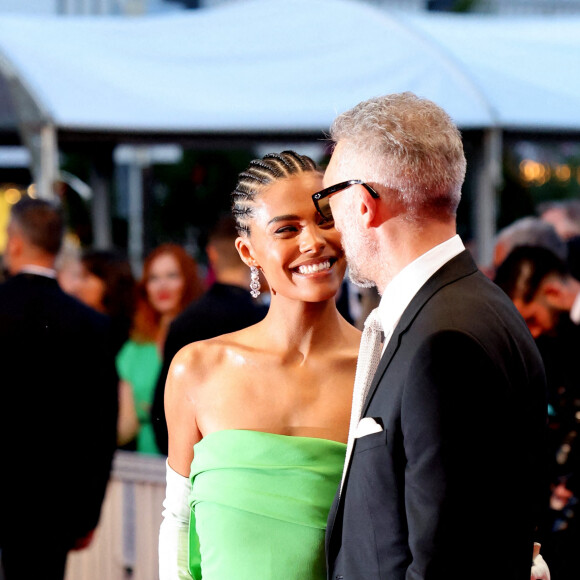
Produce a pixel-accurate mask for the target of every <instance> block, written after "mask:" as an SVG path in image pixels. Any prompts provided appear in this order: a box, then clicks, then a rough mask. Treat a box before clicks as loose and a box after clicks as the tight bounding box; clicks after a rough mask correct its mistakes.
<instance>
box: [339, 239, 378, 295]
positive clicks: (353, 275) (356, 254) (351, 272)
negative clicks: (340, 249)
mask: <svg viewBox="0 0 580 580" xmlns="http://www.w3.org/2000/svg"><path fill="white" fill-rule="evenodd" d="M343 245H344V254H345V256H346V262H347V264H348V278H349V280H350V281H351V282H352V283H353V284H356V285H357V286H359V287H360V288H374V287H375V286H376V283H375V282H373V281H372V280H369V279H368V278H367V277H366V276H363V275H362V273H361V271H360V268H359V266H358V263H360V262H361V261H363V260H364V256H363V252H362V246H364V242H361V241H360V240H359V241H358V242H357V245H358V247H357V250H358V251H354V248H352V247H351V246H350V244H348V243H345V241H344V237H343ZM361 258H362V260H361Z"/></svg>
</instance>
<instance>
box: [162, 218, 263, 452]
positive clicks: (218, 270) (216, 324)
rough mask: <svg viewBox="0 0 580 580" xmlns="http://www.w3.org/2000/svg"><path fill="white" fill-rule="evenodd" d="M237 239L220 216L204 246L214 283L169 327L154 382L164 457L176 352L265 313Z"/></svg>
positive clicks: (253, 321)
mask: <svg viewBox="0 0 580 580" xmlns="http://www.w3.org/2000/svg"><path fill="white" fill-rule="evenodd" d="M237 237H238V232H237V229H236V222H235V220H234V218H233V217H231V216H230V215H227V216H223V217H221V218H220V219H219V220H218V221H217V222H216V224H215V225H214V227H213V228H212V230H211V231H210V233H209V236H208V243H207V246H206V252H207V257H208V260H209V264H210V266H211V269H212V271H213V273H214V275H215V282H214V283H213V284H212V286H211V287H210V288H209V290H208V291H207V292H206V293H205V294H203V295H202V296H201V297H200V298H199V299H198V300H196V301H194V302H192V303H191V304H190V305H189V307H188V308H186V309H185V310H184V311H183V312H182V313H181V314H180V315H179V316H178V317H177V318H176V319H175V320H174V321H173V322H172V323H171V326H170V327H169V332H168V335H167V339H166V341H165V346H164V349H163V367H162V370H161V373H160V375H159V379H158V381H157V387H156V390H155V397H154V401H153V407H152V417H153V427H154V430H155V438H156V441H157V446H158V447H159V450H160V451H161V452H162V453H164V454H165V455H167V444H168V442H167V423H166V420H165V410H164V404H163V400H164V394H165V381H166V380H167V373H168V371H169V366H170V364H171V361H172V359H173V357H174V356H175V355H176V354H177V351H179V350H180V349H181V348H182V347H184V346H185V345H187V344H189V343H190V342H196V341H198V340H206V339H208V338H212V337H214V336H219V335H221V334H227V333H229V332H235V331H236V330H241V329H242V328H246V327H247V326H251V325H252V324H256V323H257V322H259V321H260V320H262V318H264V316H265V315H266V312H267V311H268V307H267V305H266V304H264V303H263V302H259V301H256V300H255V299H253V298H252V297H251V295H250V275H249V270H248V267H247V266H246V265H245V264H244V262H242V260H241V259H240V256H239V254H238V251H237V250H236V246H235V241H236V238H237Z"/></svg>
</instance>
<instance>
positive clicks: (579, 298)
mask: <svg viewBox="0 0 580 580" xmlns="http://www.w3.org/2000/svg"><path fill="white" fill-rule="evenodd" d="M570 320H572V322H573V323H574V324H580V292H579V293H578V294H576V298H575V299H574V303H573V304H572V308H571V309H570Z"/></svg>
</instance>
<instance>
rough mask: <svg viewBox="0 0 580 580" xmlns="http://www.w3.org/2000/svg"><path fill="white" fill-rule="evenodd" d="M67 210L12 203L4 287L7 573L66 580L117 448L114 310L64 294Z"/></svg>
mask: <svg viewBox="0 0 580 580" xmlns="http://www.w3.org/2000/svg"><path fill="white" fill-rule="evenodd" d="M63 231H64V227H63V220H62V214H61V212H60V210H59V208H57V207H56V206H54V205H52V204H50V203H48V202H47V201H44V200H38V199H28V198H25V199H23V200H22V201H19V202H18V203H17V204H15V205H14V206H13V207H12V211H11V216H10V221H9V225H8V237H7V245H6V250H5V254H4V259H5V264H6V267H7V268H8V271H9V274H10V277H9V279H8V280H7V281H6V282H4V283H3V284H2V285H0V352H1V353H2V388H1V389H0V461H1V462H2V465H3V469H4V472H3V474H2V477H1V478H0V551H1V559H2V565H3V568H4V574H5V579H6V580H19V579H27V578H31V577H34V576H39V577H42V578H47V579H49V580H59V579H62V578H63V576H64V571H65V566H66V559H67V553H68V551H69V550H71V549H75V548H83V547H86V546H87V545H89V543H90V541H91V538H92V535H93V531H94V529H95V528H96V526H97V523H98V520H99V517H100V511H101V505H102V501H103V497H104V494H105V489H106V485H107V482H108V479H109V474H110V469H111V461H112V457H113V453H114V450H115V447H116V422H117V382H118V379H117V375H116V372H115V361H114V355H113V353H112V351H111V349H110V341H109V323H108V320H107V318H106V317H105V316H103V315H102V314H99V313H97V312H95V311H94V310H92V309H90V308H88V307H87V306H85V305H84V304H82V303H80V302H79V301H78V300H76V299H74V298H72V297H71V296H69V295H68V294H66V293H65V292H63V291H62V289H61V288H60V287H59V285H58V282H57V280H56V270H55V259H56V256H57V254H58V252H59V250H60V247H61V243H62V236H63Z"/></svg>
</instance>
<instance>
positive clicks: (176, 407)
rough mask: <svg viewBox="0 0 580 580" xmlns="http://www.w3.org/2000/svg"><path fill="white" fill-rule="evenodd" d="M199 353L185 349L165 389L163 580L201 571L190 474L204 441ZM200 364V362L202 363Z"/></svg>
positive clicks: (173, 363) (178, 357)
mask: <svg viewBox="0 0 580 580" xmlns="http://www.w3.org/2000/svg"><path fill="white" fill-rule="evenodd" d="M196 350H197V349H195V348H192V347H186V348H185V349H182V351H180V352H179V353H178V354H177V355H176V356H175V358H174V359H173V362H172V363H171V367H170V369H169V374H168V376H167V383H166V388H165V413H166V417H167V429H168V434H169V455H168V460H167V488H166V495H165V501H164V502H163V507H164V508H165V509H164V511H163V514H162V515H163V518H164V519H163V522H162V524H161V528H160V530H159V577H160V580H175V579H177V578H178V579H187V580H190V579H191V578H197V577H198V574H197V573H196V574H195V576H192V575H191V573H190V571H189V569H190V565H191V564H193V566H192V568H193V569H196V568H197V569H198V568H199V554H197V555H195V554H189V526H190V519H191V510H190V508H189V493H190V490H191V484H190V481H189V473H190V468H191V462H192V461H193V446H194V445H195V443H197V442H198V441H199V440H200V439H201V433H200V432H199V429H198V428H197V423H196V417H195V404H194V401H195V396H194V391H195V387H196V385H198V384H199V380H200V377H199V376H196V375H197V373H196V372H195V369H196V366H197V365H196V364H195V363H196V361H195V360H194V359H195V358H196V357H195V355H194V353H193V352H191V351H196ZM198 362H199V361H198ZM199 578H201V576H199Z"/></svg>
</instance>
